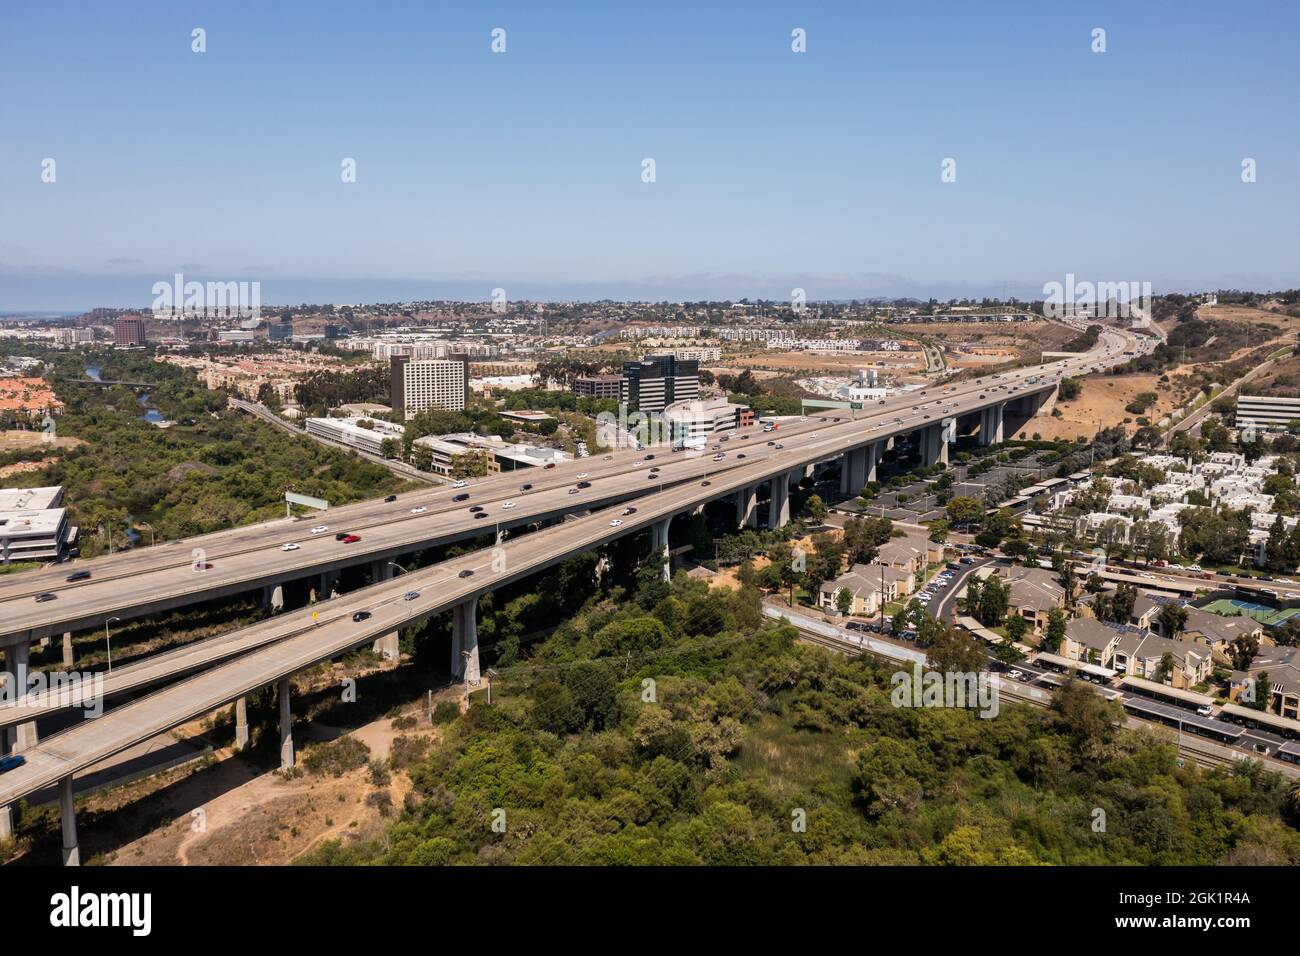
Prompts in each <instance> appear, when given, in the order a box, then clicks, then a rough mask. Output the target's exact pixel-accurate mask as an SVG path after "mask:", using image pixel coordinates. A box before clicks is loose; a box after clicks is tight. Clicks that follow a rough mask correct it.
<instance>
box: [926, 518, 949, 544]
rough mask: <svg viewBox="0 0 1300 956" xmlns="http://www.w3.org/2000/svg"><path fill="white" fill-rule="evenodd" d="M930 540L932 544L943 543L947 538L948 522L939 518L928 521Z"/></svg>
mask: <svg viewBox="0 0 1300 956" xmlns="http://www.w3.org/2000/svg"><path fill="white" fill-rule="evenodd" d="M930 540H931V541H932V542H933V543H934V544H943V543H944V542H945V541H947V540H948V522H947V521H944V520H943V519H942V518H939V519H938V520H937V521H931V522H930Z"/></svg>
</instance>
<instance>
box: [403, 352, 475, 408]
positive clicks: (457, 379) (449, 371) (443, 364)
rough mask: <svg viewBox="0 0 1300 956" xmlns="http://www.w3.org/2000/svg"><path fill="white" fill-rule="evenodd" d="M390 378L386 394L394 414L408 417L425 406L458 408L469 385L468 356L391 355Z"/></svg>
mask: <svg viewBox="0 0 1300 956" xmlns="http://www.w3.org/2000/svg"><path fill="white" fill-rule="evenodd" d="M390 361H391V363H392V365H391V367H392V380H391V382H390V383H389V397H390V398H391V399H392V403H393V413H394V415H397V416H400V419H401V420H402V421H410V420H411V419H412V418H414V417H415V413H416V412H421V411H424V409H426V408H446V409H450V410H452V411H460V410H462V409H463V408H464V407H465V398H466V393H467V391H468V388H469V360H468V359H467V358H465V357H464V356H463V355H462V356H459V357H454V358H450V359H412V358H411V357H410V356H409V355H394V356H393V357H392V359H391V360H390Z"/></svg>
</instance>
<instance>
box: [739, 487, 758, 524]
mask: <svg viewBox="0 0 1300 956" xmlns="http://www.w3.org/2000/svg"><path fill="white" fill-rule="evenodd" d="M757 504H758V488H757V487H756V486H754V485H751V486H750V487H748V488H741V489H740V490H739V491H737V492H736V527H738V528H752V527H754V526H755V525H756V524H758V509H757V507H756V506H757Z"/></svg>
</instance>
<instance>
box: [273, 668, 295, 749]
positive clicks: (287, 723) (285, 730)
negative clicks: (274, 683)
mask: <svg viewBox="0 0 1300 956" xmlns="http://www.w3.org/2000/svg"><path fill="white" fill-rule="evenodd" d="M278 686H279V691H278V693H277V695H276V696H278V697H279V698H280V769H281V770H288V769H289V768H290V767H292V766H293V714H292V713H290V712H289V692H290V686H289V678H287V677H282V678H280V681H279V685H278Z"/></svg>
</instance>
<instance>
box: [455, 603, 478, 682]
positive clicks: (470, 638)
mask: <svg viewBox="0 0 1300 956" xmlns="http://www.w3.org/2000/svg"><path fill="white" fill-rule="evenodd" d="M451 623H452V638H451V652H452V654H453V655H455V657H456V660H455V661H454V662H453V664H454V666H453V667H452V674H453V675H454V676H456V677H459V678H462V679H463V680H465V682H466V683H468V684H469V685H470V686H471V687H477V686H478V685H479V681H480V679H481V678H480V675H479V662H478V598H470V599H469V600H468V601H464V602H462V603H460V604H458V605H456V607H455V608H453V609H452V618H451Z"/></svg>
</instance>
